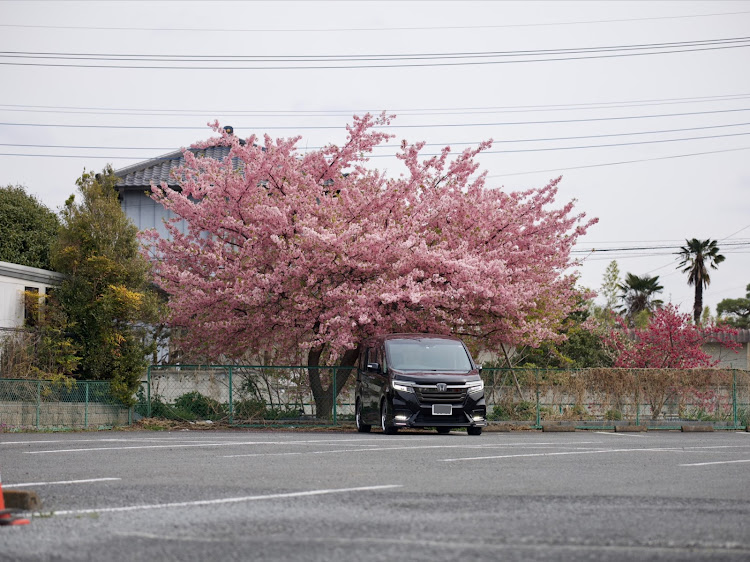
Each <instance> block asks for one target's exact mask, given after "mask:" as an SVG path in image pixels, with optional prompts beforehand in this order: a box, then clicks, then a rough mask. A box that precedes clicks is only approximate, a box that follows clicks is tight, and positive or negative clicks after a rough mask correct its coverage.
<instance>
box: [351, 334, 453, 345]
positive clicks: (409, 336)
mask: <svg viewBox="0 0 750 562" xmlns="http://www.w3.org/2000/svg"><path fill="white" fill-rule="evenodd" d="M389 340H449V341H457V342H461V338H458V337H456V336H452V335H447V334H418V333H404V334H384V335H382V336H376V337H373V338H370V339H368V340H367V341H366V342H365V343H366V344H367V345H375V344H377V343H380V342H386V341H389Z"/></svg>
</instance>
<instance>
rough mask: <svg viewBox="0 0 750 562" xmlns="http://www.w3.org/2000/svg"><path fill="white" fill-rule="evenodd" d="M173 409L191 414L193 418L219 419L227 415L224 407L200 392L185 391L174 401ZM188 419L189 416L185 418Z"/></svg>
mask: <svg viewBox="0 0 750 562" xmlns="http://www.w3.org/2000/svg"><path fill="white" fill-rule="evenodd" d="M174 407H175V410H177V411H185V412H190V413H192V414H193V416H194V417H193V419H196V418H198V419H203V420H220V419H222V418H225V417H226V415H227V411H226V407H225V406H224V405H223V404H221V403H220V402H218V401H217V400H214V399H213V398H209V397H208V396H204V395H203V394H201V393H200V392H197V391H193V392H187V393H185V394H183V395H182V396H180V397H179V398H178V399H177V400H175V402H174ZM185 419H189V418H185Z"/></svg>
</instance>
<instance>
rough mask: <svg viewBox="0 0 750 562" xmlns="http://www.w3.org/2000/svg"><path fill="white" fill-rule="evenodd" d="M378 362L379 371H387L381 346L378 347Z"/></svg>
mask: <svg viewBox="0 0 750 562" xmlns="http://www.w3.org/2000/svg"><path fill="white" fill-rule="evenodd" d="M378 364H379V365H380V371H381V372H383V373H386V372H388V368H387V366H386V364H385V353H383V348H382V347H379V348H378Z"/></svg>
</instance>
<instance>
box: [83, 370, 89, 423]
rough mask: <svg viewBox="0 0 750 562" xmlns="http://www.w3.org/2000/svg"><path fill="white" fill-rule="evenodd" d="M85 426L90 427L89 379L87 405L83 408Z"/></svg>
mask: <svg viewBox="0 0 750 562" xmlns="http://www.w3.org/2000/svg"><path fill="white" fill-rule="evenodd" d="M83 427H84V429H88V428H89V381H86V405H85V406H84V409H83Z"/></svg>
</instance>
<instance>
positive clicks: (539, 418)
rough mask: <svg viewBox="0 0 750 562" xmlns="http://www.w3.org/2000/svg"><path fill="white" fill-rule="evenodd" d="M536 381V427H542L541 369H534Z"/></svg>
mask: <svg viewBox="0 0 750 562" xmlns="http://www.w3.org/2000/svg"><path fill="white" fill-rule="evenodd" d="M534 382H535V383H536V385H535V386H536V427H537V429H539V428H540V427H542V413H541V410H540V408H539V369H536V370H535V371H534Z"/></svg>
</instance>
